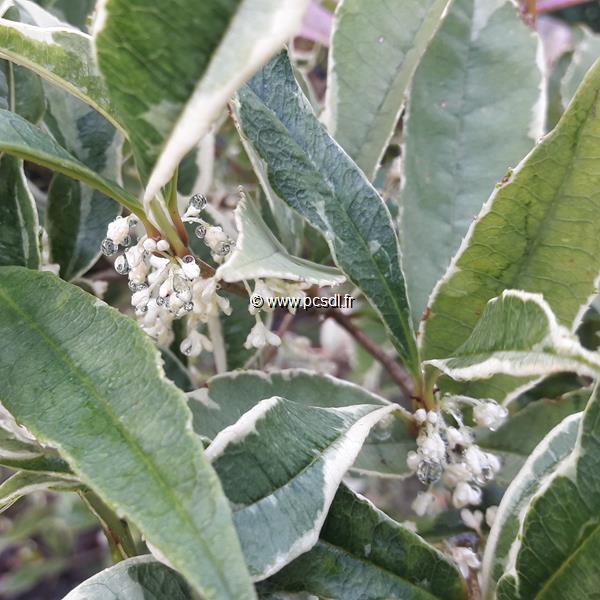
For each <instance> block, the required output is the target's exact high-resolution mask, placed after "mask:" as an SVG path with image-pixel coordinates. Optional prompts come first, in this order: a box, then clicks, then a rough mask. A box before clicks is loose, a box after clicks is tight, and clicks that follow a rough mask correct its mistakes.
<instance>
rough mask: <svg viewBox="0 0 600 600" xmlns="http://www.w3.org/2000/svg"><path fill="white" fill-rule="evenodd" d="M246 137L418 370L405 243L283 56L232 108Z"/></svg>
mask: <svg viewBox="0 0 600 600" xmlns="http://www.w3.org/2000/svg"><path fill="white" fill-rule="evenodd" d="M233 104H234V111H235V113H236V116H237V119H238V120H239V123H240V125H241V128H242V131H243V134H244V136H245V137H246V138H247V139H248V140H249V142H250V143H251V144H252V145H253V146H254V148H255V150H256V151H257V153H258V154H259V156H260V157H261V159H262V160H263V161H264V162H265V164H266V165H268V178H269V183H270V185H271V187H272V188H273V190H274V191H275V193H276V194H277V195H278V196H279V197H280V198H282V199H283V200H285V201H286V202H287V203H288V204H289V205H290V206H291V207H292V208H293V209H294V210H296V211H298V212H299V213H300V214H301V215H303V216H304V217H305V218H306V219H307V221H308V222H309V223H310V224H311V225H313V226H315V227H316V228H317V229H318V230H319V231H321V232H322V233H323V234H324V235H325V237H326V238H327V241H328V243H329V245H330V248H331V251H332V254H333V256H334V259H335V261H336V263H337V265H338V266H339V267H340V268H341V269H342V271H344V273H345V274H346V275H347V276H348V278H349V279H350V280H351V281H352V282H353V283H355V284H356V285H358V286H359V287H360V288H361V289H362V291H363V292H364V293H365V295H366V296H367V297H368V298H369V300H370V301H371V303H372V304H373V305H374V306H375V307H376V309H377V310H378V311H379V313H380V314H381V316H382V318H383V320H384V322H385V324H386V325H387V327H388V329H389V331H390V333H391V336H392V339H393V341H394V345H395V347H396V349H397V350H398V352H399V353H400V355H401V357H402V359H403V360H404V361H405V362H406V363H407V366H408V367H409V368H410V369H411V370H413V371H415V372H416V371H417V369H418V366H417V364H418V358H417V351H416V345H415V339H414V333H413V331H412V325H411V322H410V316H409V309H408V301H407V299H406V292H405V289H404V279H403V276H402V270H401V268H400V251H399V247H398V238H397V237H396V233H395V231H394V227H393V225H392V221H391V217H390V214H389V212H388V210H387V208H386V206H385V204H384V203H383V201H382V199H381V198H380V197H379V195H378V194H377V192H376V191H375V189H374V188H373V187H372V186H371V185H370V184H369V182H368V181H367V180H366V179H365V177H364V175H363V174H362V173H361V172H360V170H359V169H358V168H357V167H356V165H355V164H354V163H353V162H352V161H351V160H350V159H349V158H348V156H347V155H346V154H345V152H343V151H342V150H341V148H340V147H339V146H338V145H337V144H336V142H335V141H334V140H333V139H332V138H331V137H329V135H328V134H327V132H326V131H325V129H324V128H323V126H322V125H321V124H320V123H319V122H318V121H317V119H316V117H315V115H314V113H313V112H312V109H311V107H310V105H309V103H308V100H307V99H306V98H305V97H304V95H303V94H302V92H301V90H300V88H299V87H298V84H297V83H296V80H295V79H294V75H293V72H292V68H291V65H290V62H289V60H288V57H287V55H286V54H285V53H282V54H280V55H279V56H277V57H276V58H274V59H273V60H272V61H271V62H270V63H269V64H267V65H266V66H265V67H264V68H263V69H262V70H261V71H259V73H258V74H257V75H255V76H254V77H253V78H252V80H251V81H250V82H249V83H248V84H247V85H246V86H244V87H243V88H242V89H241V90H240V92H239V94H238V97H237V100H236V101H235V102H234V103H233Z"/></svg>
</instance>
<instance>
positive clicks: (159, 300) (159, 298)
mask: <svg viewBox="0 0 600 600" xmlns="http://www.w3.org/2000/svg"><path fill="white" fill-rule="evenodd" d="M165 302H166V298H165V297H164V296H157V297H156V304H157V305H158V306H164V305H165Z"/></svg>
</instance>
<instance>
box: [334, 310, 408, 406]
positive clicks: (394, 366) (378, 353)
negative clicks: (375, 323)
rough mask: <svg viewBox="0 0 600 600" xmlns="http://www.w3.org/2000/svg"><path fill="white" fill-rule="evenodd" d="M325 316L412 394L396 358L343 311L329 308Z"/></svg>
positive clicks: (404, 371) (404, 389) (402, 387)
mask: <svg viewBox="0 0 600 600" xmlns="http://www.w3.org/2000/svg"><path fill="white" fill-rule="evenodd" d="M325 316H326V317H329V318H331V319H333V320H334V321H335V322H336V323H337V324H338V325H340V326H341V327H343V328H344V329H345V330H346V331H347V332H348V333H349V334H350V335H351V336H352V337H353V338H354V339H355V340H356V341H357V342H358V343H359V344H360V345H361V346H362V347H363V348H364V349H365V350H366V351H367V352H368V353H369V354H370V355H371V356H372V357H373V358H374V359H375V360H377V361H378V362H380V363H381V365H382V366H383V368H384V369H385V370H386V371H387V372H388V373H389V375H390V377H391V378H392V379H393V380H394V381H395V382H396V383H397V384H398V385H399V386H400V389H401V390H402V391H403V392H404V393H405V394H406V395H407V396H408V397H411V396H412V394H413V382H412V379H411V377H410V375H409V374H408V372H407V371H406V370H405V369H404V367H402V365H400V364H399V363H398V362H396V359H395V358H394V357H393V356H391V355H389V354H388V353H387V352H385V350H383V349H382V348H381V347H380V346H379V345H378V344H377V343H376V342H374V341H373V340H372V339H371V338H370V337H369V336H368V335H367V334H366V333H365V332H364V331H362V330H361V329H359V328H358V327H357V326H356V325H355V324H354V323H353V322H352V320H351V319H350V317H348V316H347V315H345V314H344V313H341V312H340V311H339V310H336V309H334V308H330V309H328V310H327V311H325Z"/></svg>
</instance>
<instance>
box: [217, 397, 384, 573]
mask: <svg viewBox="0 0 600 600" xmlns="http://www.w3.org/2000/svg"><path fill="white" fill-rule="evenodd" d="M394 410H395V406H394V405H387V406H378V405H376V404H375V405H374V404H370V405H369V404H367V405H364V404H363V405H358V406H348V407H343V408H317V407H311V406H305V405H302V404H298V403H296V402H292V401H290V400H285V399H283V398H279V397H277V396H274V397H272V398H268V399H265V400H262V401H261V402H259V403H258V404H257V405H256V406H254V407H253V408H251V409H250V410H249V411H248V412H246V413H245V414H244V415H242V417H240V419H239V420H238V421H237V422H236V423H234V424H233V425H231V426H229V427H227V428H225V429H223V430H222V431H221V432H219V433H218V434H217V435H216V436H215V438H214V440H213V442H212V444H210V446H209V447H208V448H207V449H206V456H207V457H208V458H209V460H210V461H211V462H212V465H213V467H214V468H215V470H216V471H217V473H218V475H219V477H220V479H221V483H222V485H223V489H224V491H225V494H226V496H227V497H228V499H229V501H230V503H231V507H232V510H233V521H234V523H235V526H236V529H237V533H238V536H239V538H240V542H241V544H242V549H243V551H244V554H245V557H246V563H247V565H248V568H249V570H250V573H251V575H252V576H253V578H254V579H255V580H261V579H265V578H266V577H269V576H270V575H272V574H273V573H276V572H277V571H279V570H280V569H281V568H283V567H284V566H285V565H286V564H288V563H289V562H291V561H292V560H294V559H295V558H296V557H298V556H299V555H300V554H303V553H304V552H306V551H308V550H310V548H312V547H313V546H314V545H315V544H316V543H317V540H318V538H319V531H320V530H321V527H322V525H323V522H324V521H325V517H326V515H327V511H328V510H329V506H330V505H331V502H332V501H333V497H334V495H335V492H336V490H337V488H338V486H339V484H340V482H341V481H342V477H343V476H344V474H345V473H346V471H347V470H348V469H349V468H350V467H351V466H352V463H353V462H354V460H355V459H356V457H357V456H358V453H359V452H360V449H361V447H362V444H363V442H364V441H365V439H366V438H367V435H368V434H369V431H370V430H371V428H372V427H374V426H375V425H376V424H377V423H378V422H379V421H380V420H381V419H383V418H384V417H385V416H387V415H389V414H390V413H392V412H393V411H394ZM268 531H271V532H273V535H266V534H265V532H268Z"/></svg>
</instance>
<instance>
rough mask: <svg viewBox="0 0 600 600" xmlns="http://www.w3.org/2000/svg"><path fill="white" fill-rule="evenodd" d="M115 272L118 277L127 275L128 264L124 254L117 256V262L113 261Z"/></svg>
mask: <svg viewBox="0 0 600 600" xmlns="http://www.w3.org/2000/svg"><path fill="white" fill-rule="evenodd" d="M115 271H116V272H117V273H118V274H119V275H127V273H129V263H128V262H127V258H126V257H125V255H124V254H121V256H117V260H115Z"/></svg>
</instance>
